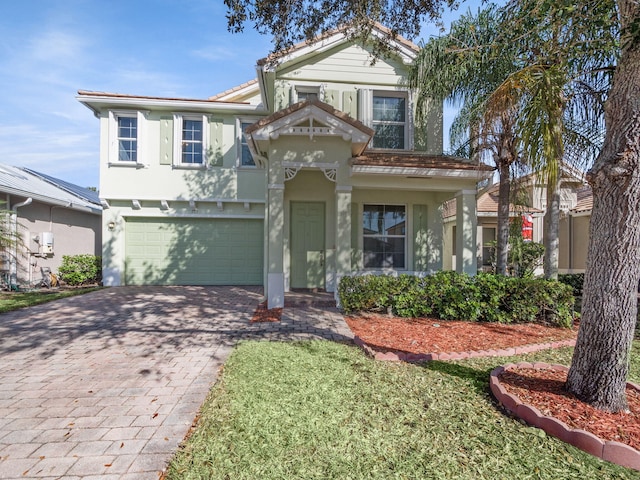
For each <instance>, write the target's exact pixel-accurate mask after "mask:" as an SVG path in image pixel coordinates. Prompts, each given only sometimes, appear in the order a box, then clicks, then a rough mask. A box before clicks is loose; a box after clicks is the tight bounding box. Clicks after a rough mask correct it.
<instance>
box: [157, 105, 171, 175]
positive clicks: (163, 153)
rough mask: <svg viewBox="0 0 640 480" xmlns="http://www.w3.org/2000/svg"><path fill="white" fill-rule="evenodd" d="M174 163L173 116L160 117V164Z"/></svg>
mask: <svg viewBox="0 0 640 480" xmlns="http://www.w3.org/2000/svg"><path fill="white" fill-rule="evenodd" d="M172 163H173V117H169V116H163V117H160V165H171V164H172Z"/></svg>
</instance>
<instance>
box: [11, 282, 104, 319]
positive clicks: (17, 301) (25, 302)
mask: <svg viewBox="0 0 640 480" xmlns="http://www.w3.org/2000/svg"><path fill="white" fill-rule="evenodd" d="M99 288H100V287H89V288H77V289H72V290H38V291H33V292H2V293H0V313H5V312H10V311H12V310H18V309H20V308H25V307H31V306H33V305H39V304H41V303H47V302H51V301H53V300H58V299H60V298H65V297H73V296H75V295H82V294H84V293H89V292H93V291H94V290H98V289H99Z"/></svg>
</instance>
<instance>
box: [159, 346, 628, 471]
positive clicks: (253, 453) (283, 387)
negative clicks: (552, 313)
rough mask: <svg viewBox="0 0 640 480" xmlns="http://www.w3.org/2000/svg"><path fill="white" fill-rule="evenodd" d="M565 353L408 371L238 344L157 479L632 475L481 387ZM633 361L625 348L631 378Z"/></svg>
mask: <svg viewBox="0 0 640 480" xmlns="http://www.w3.org/2000/svg"><path fill="white" fill-rule="evenodd" d="M571 353H572V349H570V348H566V349H561V350H557V351H544V352H538V353H536V354H531V355H523V356H519V357H509V358H487V359H473V360H466V361H458V362H431V363H427V364H425V365H422V366H418V365H410V364H396V363H384V362H376V361H373V360H371V359H369V358H367V357H365V356H364V355H363V354H362V353H361V352H360V350H358V349H356V348H355V347H351V346H347V345H341V344H336V343H331V342H323V341H316V342H300V343H269V342H247V343H242V344H241V345H240V346H239V347H238V348H237V349H236V350H235V351H234V352H233V354H232V355H231V357H230V359H229V361H228V362H227V364H226V365H225V368H224V372H223V374H222V375H221V378H220V381H219V382H218V383H217V384H216V385H215V386H214V388H213V389H212V391H211V394H210V396H209V398H208V400H207V401H206V403H205V405H204V406H203V410H202V416H201V418H200V422H199V424H198V426H197V428H196V430H195V431H194V433H193V435H192V436H191V437H190V439H189V441H188V442H187V444H186V446H184V448H183V449H181V450H180V451H179V452H178V454H177V455H176V457H175V458H174V460H173V462H172V463H171V465H170V466H169V469H168V478H169V479H174V480H177V479H181V480H182V479H196V478H198V479H234V480H235V479H252V480H253V479H261V480H263V479H470V480H471V479H474V480H476V479H491V480H494V479H505V480H513V479H517V480H520V479H554V480H557V479H574V478H575V479H614V478H616V479H617V478H620V479H631V478H640V472H635V471H633V470H629V469H625V468H622V467H619V466H616V465H613V464H609V463H606V462H603V461H601V460H598V459H596V458H595V457H592V456H591V455H588V454H586V453H584V452H582V451H580V450H578V449H576V448H574V447H571V446H569V445H566V444H564V443H562V442H560V441H559V440H556V439H555V438H552V437H548V436H546V435H545V433H544V432H543V431H542V430H538V429H534V428H531V427H527V426H526V425H523V424H522V423H521V422H519V421H516V420H514V419H512V418H509V417H507V416H506V415H504V414H503V413H502V412H500V411H499V410H498V409H497V408H496V405H495V403H494V401H493V400H492V397H491V396H490V394H489V389H488V375H489V372H490V371H491V370H492V369H493V368H494V367H495V366H497V365H500V364H504V363H509V362H514V361H520V360H528V361H531V360H539V361H550V362H558V363H564V364H568V363H569V362H570V359H571ZM639 354H640V346H639V345H638V342H636V345H635V350H634V365H633V371H632V377H633V379H635V380H639V379H640V355H639Z"/></svg>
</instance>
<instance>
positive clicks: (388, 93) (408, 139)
mask: <svg viewBox="0 0 640 480" xmlns="http://www.w3.org/2000/svg"><path fill="white" fill-rule="evenodd" d="M368 94H369V98H368V100H369V101H368V109H369V111H368V121H369V123H367V125H368V126H369V127H371V128H373V129H374V130H375V124H374V120H373V97H396V98H404V99H405V110H404V148H402V149H399V148H398V149H395V148H391V149H389V148H377V147H374V146H373V140H372V142H371V146H370V147H369V148H370V149H371V150H380V151H388V152H397V151H406V150H413V138H412V137H413V136H412V135H411V128H410V125H411V121H412V115H411V111H412V107H411V95H410V92H409V91H407V90H369V91H368Z"/></svg>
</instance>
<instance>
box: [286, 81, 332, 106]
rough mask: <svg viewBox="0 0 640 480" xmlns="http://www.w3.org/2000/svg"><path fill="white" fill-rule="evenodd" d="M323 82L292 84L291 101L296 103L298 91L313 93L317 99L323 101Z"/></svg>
mask: <svg viewBox="0 0 640 480" xmlns="http://www.w3.org/2000/svg"><path fill="white" fill-rule="evenodd" d="M324 90H325V89H324V84H323V85H294V86H293V88H292V89H291V96H292V97H293V98H292V99H291V103H292V104H293V103H298V101H299V100H298V98H299V97H298V94H299V93H315V94H316V95H317V97H318V100H320V101H321V102H324Z"/></svg>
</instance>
